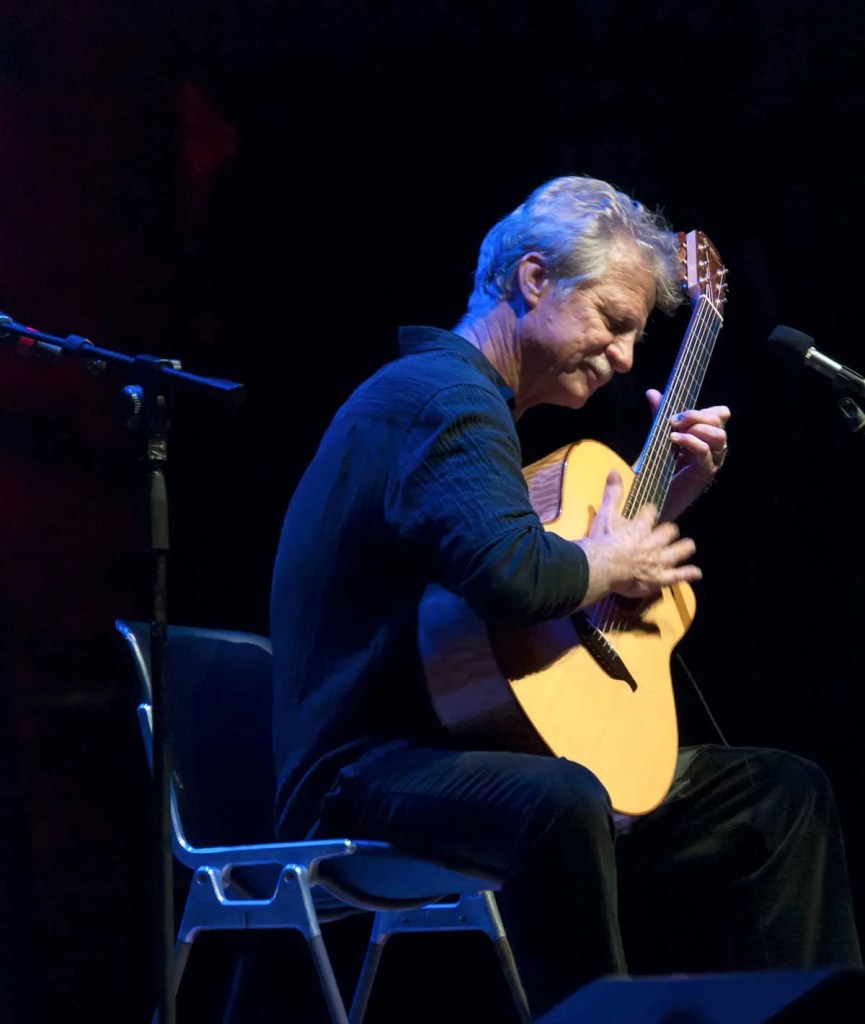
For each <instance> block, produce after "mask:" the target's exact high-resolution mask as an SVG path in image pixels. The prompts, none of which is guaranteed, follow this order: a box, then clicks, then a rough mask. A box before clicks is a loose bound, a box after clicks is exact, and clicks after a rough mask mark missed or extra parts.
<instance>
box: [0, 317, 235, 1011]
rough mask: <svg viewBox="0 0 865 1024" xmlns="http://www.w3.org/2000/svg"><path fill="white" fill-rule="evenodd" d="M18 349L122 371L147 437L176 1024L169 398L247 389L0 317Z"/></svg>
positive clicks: (161, 884)
mask: <svg viewBox="0 0 865 1024" xmlns="http://www.w3.org/2000/svg"><path fill="white" fill-rule="evenodd" d="M7 342H8V343H11V344H14V345H17V347H18V348H19V350H21V351H22V352H24V353H31V354H33V355H36V356H37V357H40V358H44V359H49V360H54V359H57V358H58V357H60V356H61V355H70V356H73V357H74V358H76V359H79V360H81V361H82V362H83V363H84V365H85V367H86V368H87V369H88V370H90V371H94V370H105V369H107V368H108V367H109V366H112V367H115V368H117V369H118V370H119V371H120V373H121V374H122V375H123V376H125V378H126V379H127V381H128V382H129V383H128V384H127V385H126V386H125V387H124V388H123V389H122V397H123V399H124V404H125V405H126V407H127V409H128V410H129V415H128V416H127V418H126V420H125V424H124V425H126V426H127V427H130V428H131V429H134V430H137V431H138V432H139V433H140V435H141V437H142V438H143V449H144V454H143V458H142V463H143V466H144V470H145V481H144V482H145V488H144V505H145V508H144V513H145V517H146V523H147V534H148V536H147V541H146V547H147V552H148V554H149V556H150V560H151V593H150V605H151V622H150V660H151V697H150V700H151V708H152V716H153V752H152V753H153V805H154V811H155V819H156V825H155V829H154V840H155V843H154V846H155V850H154V853H155V875H156V896H157V922H156V1006H157V1009H156V1021H157V1022H158V1024H175V1019H176V1018H175V997H174V987H175V986H174V943H175V928H174V873H173V869H174V862H173V851H172V834H173V832H172V821H171V788H170V787H171V737H170V734H169V731H168V728H167V725H168V722H169V721H170V718H169V716H168V715H167V714H166V709H165V704H166V699H170V697H169V692H168V690H167V688H166V687H165V668H166V657H165V646H166V639H167V613H166V607H167V605H166V596H167V589H166V584H167V563H168V550H169V543H168V491H167V488H166V483H165V467H166V464H167V459H168V444H167V441H168V427H169V422H170V407H171V399H172V398H173V395H174V393H175V392H176V391H178V390H181V389H187V390H196V391H200V392H202V391H203V392H208V393H211V394H212V395H213V396H215V397H216V398H218V399H222V400H223V401H225V402H228V403H231V404H235V403H237V402H239V401H241V400H242V399H243V398H244V397H245V394H244V387H243V385H242V384H237V383H235V382H234V381H228V380H221V379H219V378H216V377H198V376H195V375H194V374H191V373H186V372H185V371H183V370H181V369H180V363H179V362H178V361H177V360H173V359H161V358H158V357H155V356H149V355H137V356H134V357H133V356H128V355H124V354H123V353H120V352H114V351H111V350H110V349H105V348H98V347H97V346H96V345H94V344H93V343H92V342H91V341H89V340H88V339H87V338H82V337H81V336H80V335H76V334H70V335H68V336H67V337H65V338H58V337H54V336H53V335H50V334H44V333H43V332H41V331H36V330H34V329H33V328H32V327H25V326H23V325H22V324H18V323H16V322H15V321H14V320H13V319H12V317H10V316H7V315H6V314H5V313H0V344H2V343H7Z"/></svg>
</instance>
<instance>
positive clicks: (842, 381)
mask: <svg viewBox="0 0 865 1024" xmlns="http://www.w3.org/2000/svg"><path fill="white" fill-rule="evenodd" d="M769 341H778V342H780V343H781V344H782V345H786V346H787V348H789V349H792V351H794V352H796V353H797V354H798V355H800V356H801V357H802V359H803V360H804V362H805V365H806V366H810V367H811V369H813V370H816V371H817V372H818V373H822V374H823V376H824V377H828V378H829V379H830V380H831V381H832V383H833V384H834V385H835V387H836V388H840V389H841V390H842V391H848V392H853V393H855V394H857V395H859V396H860V397H862V398H865V377H862V376H860V375H859V374H858V373H856V372H855V370H851V369H850V368H849V367H848V366H843V365H842V364H841V363H838V362H836V361H835V360H834V359H830V358H829V356H827V355H824V354H823V353H822V352H821V351H820V350H819V349H817V348H815V347H814V339H813V338H810V337H809V336H808V335H807V334H803V333H802V331H797V330H796V329H795V328H793V327H785V326H784V325H783V324H779V325H778V326H777V327H776V328H775V329H774V330H773V331H772V333H771V334H770V335H769Z"/></svg>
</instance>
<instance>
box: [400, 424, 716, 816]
mask: <svg viewBox="0 0 865 1024" xmlns="http://www.w3.org/2000/svg"><path fill="white" fill-rule="evenodd" d="M614 468H615V469H618V470H619V472H620V473H621V474H622V478H623V480H624V481H625V483H626V485H627V483H628V481H629V480H632V479H633V477H634V473H633V471H632V470H631V468H630V467H629V466H628V465H627V464H626V463H625V462H624V461H623V460H622V459H620V458H619V457H618V456H617V455H616V454H615V453H614V452H612V451H611V450H610V449H609V448H607V447H606V446H604V445H602V444H599V443H597V442H594V441H583V442H580V443H578V444H574V445H570V446H568V447H567V448H564V449H561V450H560V451H558V452H555V453H553V455H552V456H548V457H547V458H546V459H543V460H541V461H540V462H538V463H535V464H533V465H532V466H529V467H528V468H527V469H526V470H525V475H526V477H527V479H528V483H529V493H530V496H531V499H532V505H533V506H534V508H535V511H536V512H537V513H538V515H539V516H540V518H541V521H542V522H543V523H544V526H545V527H546V528H547V529H548V530H552V531H554V532H555V533H558V534H559V535H560V536H562V537H566V538H567V539H569V540H577V539H579V538H580V537H584V536H585V535H586V534H587V532H588V529H589V525H590V523H591V520H592V517H593V515H594V511H595V508H596V507H597V503H598V502H600V499H601V496H602V494H603V491H604V485H605V482H606V479H607V475H608V473H609V471H610V470H611V469H614ZM695 610H696V601H695V598H694V593H693V590H692V589H691V587H690V586H688V585H687V584H677V585H676V586H675V587H667V588H664V589H663V590H662V591H661V593H660V595H659V596H658V598H657V599H656V600H654V601H652V602H651V603H648V604H646V605H645V606H641V607H639V608H634V607H630V608H626V609H624V611H623V614H622V615H620V614H617V611H618V609H616V608H611V613H612V615H611V617H612V619H613V622H612V623H611V624H610V625H608V626H607V628H606V629H604V631H603V632H604V635H605V636H606V638H607V640H608V641H609V642H610V644H611V645H612V647H613V648H614V650H615V651H616V652H617V654H618V655H619V656H620V658H621V660H622V662H623V663H624V665H625V667H626V668H627V669H628V671H629V673H630V676H631V680H630V681H625V680H623V679H616V678H613V677H611V676H610V675H609V674H608V673H607V672H606V671H605V670H604V668H602V667H601V665H600V664H599V663H598V661H597V660H596V659H595V657H594V656H593V655H592V654H590V653H589V651H588V650H587V648H586V647H585V646H584V645H583V643H582V642H581V640H580V637H579V636H578V632H577V627H576V625H575V624H574V622H573V621H572V619H571V618H570V617H565V618H561V619H553V620H550V621H548V622H541V623H536V624H534V625H531V626H525V627H516V628H515V627H508V628H504V627H501V626H498V627H496V626H490V625H487V624H486V623H484V622H483V621H482V620H480V619H479V618H478V617H477V616H475V615H474V614H473V613H472V612H471V610H470V609H469V608H468V606H467V605H466V604H465V603H464V602H463V601H461V600H460V599H459V598H457V597H455V596H454V595H453V594H451V593H450V592H448V591H446V590H443V589H442V588H440V587H434V588H430V590H429V591H428V592H427V594H426V595H425V597H424V600H423V602H422V604H421V615H420V623H421V629H420V637H421V650H422V653H423V657H424V664H425V668H426V672H427V683H428V688H429V691H430V695H431V698H432V701H433V705H434V707H435V710H436V713H437V714H438V716H439V718H440V719H441V721H442V722H443V723H444V725H445V726H446V727H447V728H448V729H449V730H451V731H452V732H454V733H455V734H457V735H461V736H462V737H463V738H464V739H465V740H467V741H469V742H471V741H475V742H483V743H485V744H487V745H489V744H490V742H491V741H493V740H494V739H495V741H496V742H495V744H494V745H496V746H499V747H501V748H502V749H511V750H523V751H528V752H535V753H547V754H552V755H555V756H560V757H566V758H569V759H570V760H572V761H577V762H579V763H580V764H583V765H585V766H586V767H587V768H589V769H590V770H591V771H592V772H593V773H594V774H595V775H596V776H597V777H598V779H600V781H601V782H602V783H603V784H604V786H605V787H606V789H607V791H608V792H609V794H610V799H611V801H612V804H613V807H614V808H615V809H616V810H617V811H619V812H621V813H624V814H645V813H647V812H648V811H650V810H652V809H653V808H654V807H656V806H657V805H658V804H659V803H660V802H661V801H662V800H663V798H664V797H665V796H666V794H667V791H668V790H669V787H670V784H671V782H672V779H673V773H674V771H675V766H676V756H677V752H678V727H677V721H676V708H675V700H674V696H673V688H672V680H671V677H670V657H671V655H672V652H673V649H674V647H675V646H676V644H677V643H678V642H679V641H680V640H681V638H682V637H683V636H684V634H685V632H686V630H687V629H688V626H689V625H690V624H691V622H692V621H693V618H694V613H695ZM604 618H606V616H604ZM634 684H636V685H634Z"/></svg>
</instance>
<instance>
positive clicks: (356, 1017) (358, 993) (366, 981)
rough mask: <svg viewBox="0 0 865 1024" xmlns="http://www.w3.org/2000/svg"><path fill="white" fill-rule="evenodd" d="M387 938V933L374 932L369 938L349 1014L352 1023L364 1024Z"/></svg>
mask: <svg viewBox="0 0 865 1024" xmlns="http://www.w3.org/2000/svg"><path fill="white" fill-rule="evenodd" d="M387 938H388V936H387V935H386V934H385V935H381V936H376V935H375V933H373V936H372V937H371V938H370V940H369V945H368V946H367V948H366V956H365V957H364V961H363V966H362V967H361V969H360V977H359V978H358V981H357V988H356V989H355V991H354V998H353V999H352V1001H351V1010H350V1011H349V1015H348V1019H349V1022H350V1024H362V1021H363V1018H364V1016H365V1015H366V1008H367V1004H368V1003H369V997H370V993H371V992H372V985H373V982H374V981H375V976H376V973H377V971H378V965H379V963H380V962H381V955H382V953H383V952H384V944H385V942H387Z"/></svg>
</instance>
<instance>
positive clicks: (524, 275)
mask: <svg viewBox="0 0 865 1024" xmlns="http://www.w3.org/2000/svg"><path fill="white" fill-rule="evenodd" d="M517 284H518V286H519V290H520V295H522V297H523V302H525V304H526V306H528V308H529V309H534V308H535V306H536V305H537V304H538V301H539V300H540V297H541V292H543V290H544V288H545V287H546V286H547V285H548V284H549V275H548V273H547V265H546V263H545V262H544V258H543V256H541V254H540V253H539V252H527V253H526V254H525V256H523V258H522V259H521V260H520V262H519V264H518V265H517Z"/></svg>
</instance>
